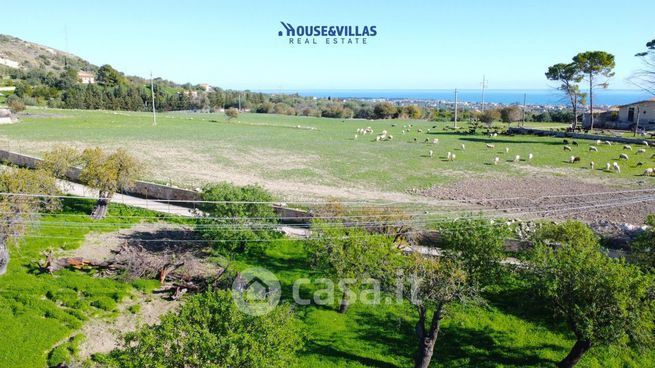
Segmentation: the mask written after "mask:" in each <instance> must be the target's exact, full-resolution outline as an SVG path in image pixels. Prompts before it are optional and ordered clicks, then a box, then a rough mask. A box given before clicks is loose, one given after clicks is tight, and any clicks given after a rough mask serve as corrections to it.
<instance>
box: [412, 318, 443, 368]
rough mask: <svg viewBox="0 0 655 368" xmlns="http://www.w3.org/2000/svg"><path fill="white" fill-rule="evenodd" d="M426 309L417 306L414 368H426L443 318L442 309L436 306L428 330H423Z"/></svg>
mask: <svg viewBox="0 0 655 368" xmlns="http://www.w3.org/2000/svg"><path fill="white" fill-rule="evenodd" d="M426 312H427V311H426V309H425V307H423V306H419V321H418V323H417V324H416V334H417V337H418V352H417V353H416V361H415V367H416V368H428V367H429V366H430V361H431V360H432V354H433V353H434V344H435V343H436V342H437V337H438V335H439V328H440V326H441V319H442V318H443V307H442V306H438V307H437V309H435V311H434V314H433V315H432V322H431V323H430V328H429V330H427V331H426V330H425V314H426Z"/></svg>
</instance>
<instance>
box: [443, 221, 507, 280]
mask: <svg viewBox="0 0 655 368" xmlns="http://www.w3.org/2000/svg"><path fill="white" fill-rule="evenodd" d="M438 230H439V231H440V233H441V234H442V236H443V240H444V248H445V250H446V251H448V252H454V254H451V255H450V256H451V257H457V258H458V259H459V260H460V261H461V262H462V266H463V267H464V270H465V271H466V272H467V274H468V277H469V282H470V283H471V284H474V285H475V286H476V287H479V286H486V285H489V284H491V283H493V282H494V281H495V280H497V279H498V278H499V276H500V275H501V272H502V265H501V262H502V261H503V260H504V259H505V257H506V255H505V239H506V238H508V237H509V235H510V232H509V228H508V227H507V226H505V225H504V224H489V220H485V219H482V218H480V219H459V220H455V221H453V222H451V223H446V224H444V225H442V226H441V227H440V228H439V229H438Z"/></svg>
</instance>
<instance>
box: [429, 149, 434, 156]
mask: <svg viewBox="0 0 655 368" xmlns="http://www.w3.org/2000/svg"><path fill="white" fill-rule="evenodd" d="M433 154H434V152H432V150H429V151H428V155H430V158H432V155H433Z"/></svg>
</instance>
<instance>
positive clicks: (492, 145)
mask: <svg viewBox="0 0 655 368" xmlns="http://www.w3.org/2000/svg"><path fill="white" fill-rule="evenodd" d="M487 148H496V145H495V144H487Z"/></svg>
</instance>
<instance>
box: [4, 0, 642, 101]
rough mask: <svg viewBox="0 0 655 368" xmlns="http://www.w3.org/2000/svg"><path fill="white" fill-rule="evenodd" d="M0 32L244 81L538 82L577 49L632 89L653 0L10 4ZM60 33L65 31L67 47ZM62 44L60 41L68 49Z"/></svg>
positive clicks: (138, 65)
mask: <svg viewBox="0 0 655 368" xmlns="http://www.w3.org/2000/svg"><path fill="white" fill-rule="evenodd" d="M2 14H3V16H2V21H1V22H0V33H4V34H10V35H13V36H17V37H20V38H23V39H26V40H29V41H33V42H37V43H41V44H44V45H47V46H51V47H55V48H59V49H64V50H66V51H69V52H72V53H74V54H77V55H79V56H81V57H83V58H85V59H87V60H89V61H91V62H92V63H95V64H99V65H100V64H104V63H108V64H111V65H113V66H114V67H116V68H117V69H119V70H121V71H123V72H125V73H127V74H134V75H141V76H147V75H148V74H149V73H150V71H151V70H152V72H153V73H154V74H155V75H156V76H161V77H164V78H167V79H171V80H174V81H176V82H181V83H183V82H191V83H203V82H205V83H210V84H212V85H217V86H221V87H225V88H240V89H242V88H244V89H245V88H250V89H441V88H462V89H465V88H479V86H480V80H481V79H482V75H483V74H484V75H486V77H487V79H488V80H489V84H488V85H489V88H492V89H503V88H511V89H528V88H529V89H533V88H534V89H539V88H548V87H549V86H550V85H549V84H548V82H547V81H546V80H545V78H544V71H545V70H546V68H547V66H548V65H551V64H554V63H557V62H568V61H570V59H571V57H572V56H573V55H575V54H576V53H578V52H580V51H587V50H604V51H608V52H611V53H613V54H614V55H615V56H616V63H617V68H616V76H615V77H614V78H613V79H612V81H611V83H610V87H611V88H633V87H632V86H631V85H630V84H628V83H627V82H626V78H627V77H628V76H629V75H630V74H631V73H632V72H633V71H634V70H635V69H637V68H639V60H638V59H637V58H635V57H634V54H635V53H636V52H638V51H641V50H643V48H644V45H645V43H646V42H647V41H648V40H651V39H654V38H655V29H653V27H651V26H649V24H650V22H651V21H652V19H651V18H652V17H651V15H652V14H655V1H652V0H629V1H605V0H595V1H590V0H575V1H572V0H548V1H539V0H532V1H531V0H523V1H513V0H507V1H482V0H480V1H474V0H470V1H462V0H460V1H454V0H450V1H439V0H435V1H416V0H414V1H413V0H404V1H382V0H378V1H368V0H366V1H355V0H350V1H341V0H336V1H335V0H331V1H322V2H318V1H308V0H305V1H295V0H294V1H270V0H269V1H258V0H250V1H245V2H239V1H234V0H232V1H193V0H189V1H167V0H161V1H135V0H131V1H111V2H105V3H101V2H97V3H96V2H92V1H66V0H59V1H49V0H48V1H29V0H21V1H9V2H5V3H4V4H3V5H2ZM280 21H285V22H288V23H291V24H293V25H353V26H355V25H360V26H361V25H375V26H377V30H378V35H377V36H376V37H370V38H369V39H368V44H367V45H325V44H323V42H324V38H318V40H319V41H318V42H319V45H302V46H300V45H289V44H288V39H287V38H286V37H279V36H278V31H280V30H282V26H281V25H280V23H279V22H280ZM64 29H67V30H68V32H67V33H68V43H66V41H65V32H64ZM67 44H68V46H67Z"/></svg>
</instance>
